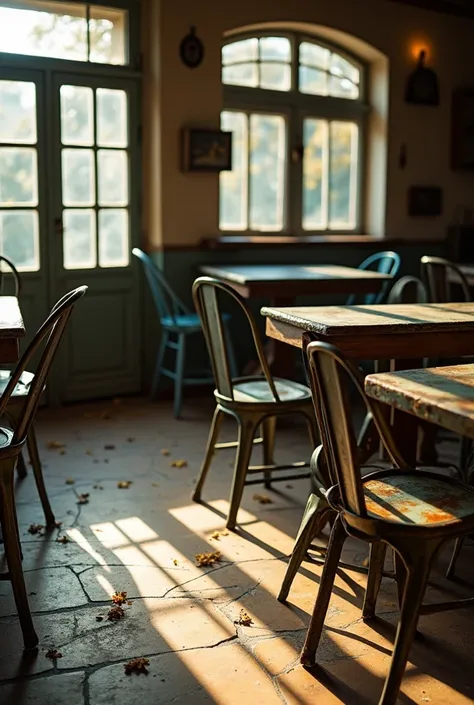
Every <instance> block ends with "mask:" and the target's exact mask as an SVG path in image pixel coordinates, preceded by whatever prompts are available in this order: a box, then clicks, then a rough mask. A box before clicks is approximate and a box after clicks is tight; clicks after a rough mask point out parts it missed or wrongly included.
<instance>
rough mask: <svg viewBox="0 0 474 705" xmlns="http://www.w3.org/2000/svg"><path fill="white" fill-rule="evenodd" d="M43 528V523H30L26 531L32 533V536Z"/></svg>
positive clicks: (39, 532)
mask: <svg viewBox="0 0 474 705" xmlns="http://www.w3.org/2000/svg"><path fill="white" fill-rule="evenodd" d="M43 529H44V524H30V525H29V527H28V533H29V534H33V536H35V535H36V534H41V532H42V531H43Z"/></svg>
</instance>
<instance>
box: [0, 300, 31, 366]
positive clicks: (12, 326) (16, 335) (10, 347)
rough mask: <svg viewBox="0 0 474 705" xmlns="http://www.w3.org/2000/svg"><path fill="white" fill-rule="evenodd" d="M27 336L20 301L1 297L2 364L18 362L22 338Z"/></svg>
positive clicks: (0, 349)
mask: <svg viewBox="0 0 474 705" xmlns="http://www.w3.org/2000/svg"><path fill="white" fill-rule="evenodd" d="M24 335H25V326H24V323H23V318H22V316H21V311H20V307H19V305H18V299H17V298H16V297H15V296H0V363H2V364H5V363H12V362H17V361H18V358H19V355H20V352H19V342H20V338H23V337H24Z"/></svg>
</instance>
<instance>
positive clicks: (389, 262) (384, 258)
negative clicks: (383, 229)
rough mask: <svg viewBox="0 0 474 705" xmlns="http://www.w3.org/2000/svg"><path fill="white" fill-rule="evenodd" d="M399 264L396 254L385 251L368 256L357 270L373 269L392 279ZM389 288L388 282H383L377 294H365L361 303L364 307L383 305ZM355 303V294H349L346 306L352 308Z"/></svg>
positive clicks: (398, 257) (396, 272)
mask: <svg viewBox="0 0 474 705" xmlns="http://www.w3.org/2000/svg"><path fill="white" fill-rule="evenodd" d="M400 264H401V259H400V255H399V254H397V253H396V252H392V251H390V250H386V251H385V252H376V253H374V254H373V255H370V257H367V259H365V260H364V261H363V262H361V263H360V264H359V267H358V268H359V269H374V270H376V271H377V272H380V273H381V274H390V275H391V276H392V277H396V276H397V274H398V270H399V269H400ZM389 288H390V281H387V282H384V283H383V284H382V286H381V287H380V291H379V292H378V293H377V294H366V295H365V296H364V298H363V300H362V302H361V303H363V304H366V305H369V304H383V302H384V301H385V299H386V296H387V293H388V290H389ZM355 303H357V296H356V294H351V295H350V296H349V298H348V299H347V301H346V306H353V305H354V304H355Z"/></svg>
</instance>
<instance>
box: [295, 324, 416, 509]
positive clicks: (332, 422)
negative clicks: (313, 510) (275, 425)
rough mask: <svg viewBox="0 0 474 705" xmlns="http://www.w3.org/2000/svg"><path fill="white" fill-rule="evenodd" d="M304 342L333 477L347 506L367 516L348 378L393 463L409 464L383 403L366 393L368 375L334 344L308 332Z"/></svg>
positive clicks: (401, 466) (330, 471) (318, 418)
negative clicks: (312, 339) (371, 419)
mask: <svg viewBox="0 0 474 705" xmlns="http://www.w3.org/2000/svg"><path fill="white" fill-rule="evenodd" d="M304 346H305V350H306V355H307V359H308V368H309V378H310V384H311V392H312V397H313V403H314V408H315V412H316V418H317V420H318V426H319V432H320V435H321V440H322V445H323V449H324V451H325V454H326V460H327V465H328V469H329V474H330V476H331V481H332V482H333V483H334V484H337V485H338V486H339V491H340V495H341V500H342V503H343V505H344V507H345V509H347V510H348V511H350V512H352V513H353V514H357V515H358V516H366V507H365V500H364V494H363V490H362V480H361V471H360V465H359V460H358V453H357V441H356V436H355V432H354V428H353V423H352V414H351V404H350V402H349V385H348V382H349V383H352V384H353V386H354V387H355V388H356V390H357V391H358V393H359V394H360V396H361V397H362V398H363V400H364V402H365V404H366V406H367V409H368V411H369V412H370V413H371V414H372V416H373V419H374V422H375V425H376V427H377V430H378V432H379V434H380V437H381V439H382V442H383V444H384V446H385V448H386V449H387V452H388V454H389V456H390V457H391V459H392V461H393V463H394V464H395V465H396V466H397V467H399V468H400V469H402V470H404V469H407V470H408V469H409V466H408V464H407V463H406V462H405V460H404V459H403V457H402V456H401V454H400V452H399V450H398V448H397V446H396V444H395V441H394V439H393V436H392V433H391V429H390V426H389V424H388V421H387V419H386V417H385V415H384V413H383V411H382V409H381V406H380V404H379V403H378V402H376V401H374V400H373V399H369V398H368V397H367V395H366V394H365V392H364V379H363V376H362V375H361V373H360V372H359V370H358V369H357V368H356V367H355V366H354V365H353V364H352V363H351V362H350V361H349V360H346V359H345V358H344V357H343V355H342V353H341V351H340V350H339V349H338V348H336V347H335V346H334V345H329V344H328V343H322V342H319V341H313V342H311V337H310V335H309V334H305V336H304Z"/></svg>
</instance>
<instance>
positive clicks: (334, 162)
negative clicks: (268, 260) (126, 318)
mask: <svg viewBox="0 0 474 705" xmlns="http://www.w3.org/2000/svg"><path fill="white" fill-rule="evenodd" d="M222 83H223V89H224V110H223V112H222V115H221V127H222V129H223V130H229V131H231V132H232V133H233V136H232V157H233V159H232V163H233V168H232V171H228V172H222V173H221V177H220V178H221V180H220V213H219V227H220V229H221V230H223V231H241V232H242V231H250V232H256V231H257V232H258V231H259V232H289V233H295V234H303V233H310V232H324V231H332V232H341V231H354V232H355V231H358V230H359V229H360V227H361V223H360V196H361V192H362V183H361V178H362V177H361V175H362V173H363V168H362V166H363V165H362V163H361V162H362V154H363V142H364V140H363V125H364V115H365V113H366V110H367V107H366V105H365V103H364V67H363V66H362V64H361V63H360V62H358V61H357V60H356V59H355V58H354V57H351V56H349V55H347V54H346V53H345V52H343V51H342V50H341V49H338V48H336V47H332V46H329V45H328V44H327V43H325V42H322V41H319V40H317V39H314V38H310V37H306V36H303V35H297V34H284V35H283V34H282V35H279V34H278V33H275V34H272V35H271V36H269V35H253V36H245V37H239V38H238V39H236V38H232V40H229V42H227V43H226V44H225V45H224V46H223V47H222Z"/></svg>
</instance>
